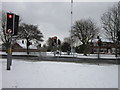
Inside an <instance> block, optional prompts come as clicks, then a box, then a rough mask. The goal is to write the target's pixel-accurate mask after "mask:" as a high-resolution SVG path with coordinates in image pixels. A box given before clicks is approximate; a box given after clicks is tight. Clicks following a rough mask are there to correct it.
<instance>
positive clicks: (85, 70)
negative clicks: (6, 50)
mask: <svg viewBox="0 0 120 90" xmlns="http://www.w3.org/2000/svg"><path fill="white" fill-rule="evenodd" d="M1 63H2V75H3V76H2V87H3V88H118V66H117V65H99V66H98V65H89V64H75V63H63V62H48V61H46V62H43V61H42V62H31V61H29V62H27V61H23V60H13V66H12V70H11V71H6V60H5V59H1V60H0V64H1Z"/></svg>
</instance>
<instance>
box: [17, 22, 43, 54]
mask: <svg viewBox="0 0 120 90" xmlns="http://www.w3.org/2000/svg"><path fill="white" fill-rule="evenodd" d="M17 39H26V41H27V43H26V46H27V54H29V52H28V47H29V42H30V41H31V40H36V41H37V42H42V41H43V34H42V33H41V31H40V30H39V29H38V26H37V25H32V24H25V23H22V24H21V25H20V27H19V30H18V38H17Z"/></svg>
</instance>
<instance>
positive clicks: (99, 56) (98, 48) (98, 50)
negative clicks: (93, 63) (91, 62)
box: [98, 46, 100, 60]
mask: <svg viewBox="0 0 120 90" xmlns="http://www.w3.org/2000/svg"><path fill="white" fill-rule="evenodd" d="M99 59H100V46H99V48H98V60H99Z"/></svg>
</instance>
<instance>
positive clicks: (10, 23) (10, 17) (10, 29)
mask: <svg viewBox="0 0 120 90" xmlns="http://www.w3.org/2000/svg"><path fill="white" fill-rule="evenodd" d="M5 33H6V34H7V35H13V34H14V14H13V13H7V22H6V31H5Z"/></svg>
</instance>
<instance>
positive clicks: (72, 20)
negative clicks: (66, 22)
mask: <svg viewBox="0 0 120 90" xmlns="http://www.w3.org/2000/svg"><path fill="white" fill-rule="evenodd" d="M72 26H73V0H71V35H70V36H71V54H73V41H72Z"/></svg>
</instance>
